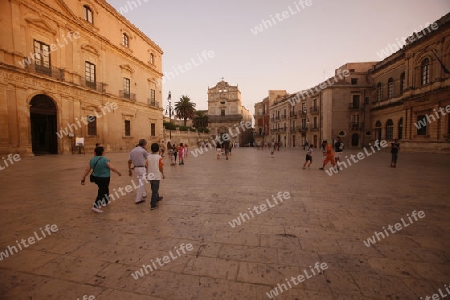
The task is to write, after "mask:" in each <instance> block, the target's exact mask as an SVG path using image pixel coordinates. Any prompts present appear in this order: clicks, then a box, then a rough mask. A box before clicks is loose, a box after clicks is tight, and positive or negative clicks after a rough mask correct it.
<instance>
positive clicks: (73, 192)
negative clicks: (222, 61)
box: [0, 148, 450, 300]
mask: <svg viewBox="0 0 450 300" xmlns="http://www.w3.org/2000/svg"><path fill="white" fill-rule="evenodd" d="M191 150H192V149H191ZM350 153H354V154H356V153H357V151H348V152H346V154H350ZM90 157H91V155H89V154H86V155H55V156H40V157H25V158H22V159H21V160H20V161H19V162H16V163H15V164H13V165H11V166H9V167H7V168H6V169H4V170H2V171H0V172H1V173H0V176H1V177H0V188H1V200H0V203H1V207H2V217H1V220H0V222H1V227H0V232H1V235H0V252H5V251H7V250H8V246H9V247H10V248H11V246H15V247H16V248H18V247H19V246H18V245H17V242H16V240H17V241H19V242H20V240H21V239H25V240H28V239H29V238H30V237H34V236H37V237H36V239H38V237H39V238H40V240H39V239H38V240H37V241H36V240H35V243H34V244H32V245H29V244H28V245H27V247H25V246H22V250H19V249H18V250H19V251H18V252H17V253H14V252H13V255H11V253H10V254H9V257H5V256H3V260H2V261H0V270H1V272H0V299H27V300H28V299H33V300H36V299H74V300H75V299H83V296H87V297H85V298H84V299H94V297H95V299H127V300H144V299H202V300H206V299H269V295H271V297H273V298H274V299H420V297H423V299H425V297H426V296H427V295H428V296H430V297H431V296H432V295H433V294H439V290H441V292H442V293H444V295H445V294H448V293H447V292H446V290H445V285H446V286H449V285H450V202H449V198H450V197H449V186H448V185H449V175H450V155H448V154H447V155H445V154H419V153H402V152H401V153H400V155H399V164H398V168H396V169H394V168H390V167H389V162H390V154H389V153H388V152H387V151H383V152H377V153H374V154H372V155H371V156H369V157H366V158H365V159H364V160H361V161H359V162H358V163H357V164H353V165H352V166H349V167H348V168H347V169H345V170H343V171H342V172H340V173H339V174H335V175H333V176H328V175H327V174H326V173H325V172H323V171H319V170H318V167H319V166H320V165H321V161H322V156H321V153H319V152H318V151H316V152H315V153H314V158H315V161H314V163H313V167H312V168H311V170H302V168H301V165H302V164H303V161H304V151H302V150H300V149H297V150H286V149H281V151H280V152H276V153H275V157H274V158H271V157H270V153H269V152H268V150H267V149H266V150H264V151H261V150H257V149H256V148H239V149H234V150H233V156H232V157H231V158H230V160H228V161H226V160H225V159H221V160H216V159H215V157H214V152H213V151H209V152H207V153H205V154H203V155H200V156H198V157H196V158H195V157H193V156H192V154H190V155H189V157H188V158H187V159H186V164H185V165H184V166H179V165H177V166H175V167H170V166H169V164H168V160H167V157H166V159H165V162H166V166H165V169H166V177H167V178H166V179H165V180H163V181H162V182H161V189H160V191H161V195H162V196H164V200H163V201H161V203H160V208H159V209H158V210H155V211H150V208H149V206H150V205H149V200H147V201H146V202H145V203H144V204H140V205H135V204H134V195H135V194H134V193H135V192H134V191H132V192H131V193H129V194H126V195H125V196H120V197H119V198H118V199H115V200H114V201H113V203H112V204H111V205H108V206H107V207H106V208H105V209H104V213H103V214H95V213H94V212H92V211H91V210H90V207H91V204H92V202H93V199H94V198H95V194H96V186H95V185H94V184H91V183H89V182H87V183H86V185H85V186H82V185H80V177H81V175H82V173H83V170H84V168H85V166H86V165H87V161H88V159H89V158H90ZM106 157H108V158H110V159H111V161H112V163H113V164H114V165H115V166H116V167H117V168H118V169H119V170H120V171H121V172H122V174H123V175H122V177H119V176H117V174H112V179H111V185H110V190H111V191H113V189H116V190H117V189H118V188H120V187H122V188H125V187H126V186H127V185H128V184H130V182H131V179H130V177H128V176H127V175H128V174H127V163H126V162H127V159H128V155H127V154H126V153H107V154H106ZM1 163H2V166H4V164H3V160H2V161H1ZM146 189H147V191H148V192H149V191H150V186H149V185H148V184H147V186H146ZM278 192H288V193H289V195H290V198H289V199H284V200H283V202H281V201H280V200H279V201H278V202H277V203H278V204H276V203H275V202H274V200H273V198H272V195H274V196H275V197H277V194H278ZM265 203H266V204H268V203H271V204H272V205H271V206H272V207H266V208H267V210H266V211H261V210H260V211H259V214H258V213H256V212H254V210H253V207H254V206H258V207H261V205H262V204H265ZM267 206H269V204H268V205H267ZM249 209H252V213H253V217H252V216H251V214H250V212H249ZM261 209H262V208H261ZM413 211H416V213H417V212H419V211H423V213H424V214H425V216H424V217H423V215H422V217H423V218H420V217H416V218H417V220H415V219H414V218H413V217H412V213H413ZM244 213H246V214H247V215H249V218H248V219H246V221H245V222H242V224H241V225H236V226H235V227H234V228H233V227H232V226H231V225H230V222H231V221H232V220H233V219H235V218H237V217H238V216H240V214H242V216H245V215H244ZM408 214H409V217H410V218H411V220H412V222H410V221H409V220H408V216H407V215H408ZM402 218H403V219H404V222H406V226H403V228H402V229H401V230H398V232H396V233H390V234H389V236H385V238H380V240H379V241H378V240H377V241H376V243H375V244H374V245H371V246H369V247H367V246H366V245H365V243H364V241H366V240H367V239H368V238H371V237H372V236H373V235H374V232H375V231H377V232H384V231H383V230H384V229H383V227H385V228H386V229H387V228H388V226H389V225H392V226H394V225H395V224H396V223H402V221H401V219H402ZM47 224H49V225H53V224H55V225H56V226H57V230H56V231H54V232H51V231H50V233H51V235H49V234H48V233H47V231H45V225H47ZM235 224H236V223H235ZM400 226H402V224H400ZM40 228H42V231H41V229H40ZM391 228H392V227H391ZM394 230H395V229H394ZM44 234H45V235H46V236H45V237H44ZM379 236H380V234H379ZM183 244H184V246H186V245H188V244H191V245H192V248H191V249H190V250H189V249H188V250H184V254H183V252H180V249H181V247H182V245H183ZM177 251H178V252H177ZM169 253H171V255H172V256H170V255H169ZM178 254H180V255H178ZM173 255H174V256H173ZM165 256H168V257H169V259H168V260H167V263H162V264H160V265H158V264H157V263H156V262H157V259H160V261H159V262H160V263H161V262H162V259H163V258H164V257H165ZM166 259H167V257H166V258H165V260H166ZM152 262H153V263H154V266H156V268H154V270H153V271H152V270H148V271H147V273H148V274H147V273H142V274H143V276H142V277H141V278H138V279H134V278H133V276H132V274H135V273H134V272H136V271H139V270H140V269H141V268H142V266H143V265H149V266H150V265H151V263H152ZM318 262H319V263H325V264H326V266H327V268H326V269H325V270H324V271H322V270H321V273H320V274H317V273H318V271H315V272H316V273H315V275H312V274H313V273H312V272H313V271H311V268H314V266H315V264H316V263H318ZM310 266H311V267H310ZM313 270H315V269H313ZM305 273H306V274H309V276H307V275H305ZM302 274H304V275H305V276H304V277H303V279H304V281H303V282H299V280H300V279H299V277H300V276H299V275H302ZM135 276H137V275H136V274H135ZM138 277H139V276H138ZM292 277H293V278H294V281H292V280H291V278H292ZM296 278H297V279H296ZM283 285H284V286H283ZM285 287H286V288H285ZM275 288H277V289H278V290H277V291H278V294H279V295H278V296H275V294H270V291H271V290H272V289H275ZM280 289H281V291H282V292H281V291H280ZM449 290H450V288H449ZM272 292H273V291H272ZM268 294H269V295H268ZM89 296H90V298H88V297H89ZM430 299H431V298H430ZM438 299H441V298H438Z"/></svg>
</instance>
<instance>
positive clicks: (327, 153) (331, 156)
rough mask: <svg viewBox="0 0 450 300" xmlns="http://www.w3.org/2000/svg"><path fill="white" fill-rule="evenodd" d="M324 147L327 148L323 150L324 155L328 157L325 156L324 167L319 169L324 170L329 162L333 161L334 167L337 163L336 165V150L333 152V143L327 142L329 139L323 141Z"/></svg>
mask: <svg viewBox="0 0 450 300" xmlns="http://www.w3.org/2000/svg"><path fill="white" fill-rule="evenodd" d="M322 148H323V149H324V150H325V151H324V152H323V156H326V157H325V160H324V161H323V166H322V168H319V170H324V169H325V165H326V164H327V163H328V162H331V164H332V165H333V168H334V167H335V165H336V162H335V161H334V152H333V147H332V145H329V144H328V143H327V141H323V143H322Z"/></svg>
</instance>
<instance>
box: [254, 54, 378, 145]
mask: <svg viewBox="0 0 450 300" xmlns="http://www.w3.org/2000/svg"><path fill="white" fill-rule="evenodd" d="M374 64H375V62H365V63H348V64H345V65H343V66H341V67H340V68H338V69H336V70H335V76H334V77H331V78H329V79H327V80H326V81H324V82H321V83H320V84H318V85H317V86H315V87H312V88H310V89H307V90H303V91H300V92H297V93H294V94H288V93H287V92H286V91H277V93H274V94H273V97H272V98H273V100H272V101H269V111H270V112H269V115H270V119H269V128H270V134H269V138H268V141H274V142H278V143H280V145H281V146H282V147H291V148H296V147H303V146H304V144H305V143H306V142H308V144H310V145H311V144H312V145H316V147H317V146H319V145H320V144H321V142H322V141H323V140H327V141H329V142H330V141H333V140H334V139H335V138H336V137H337V136H339V137H341V140H342V141H343V142H344V144H345V145H346V147H361V146H363V145H367V144H368V143H369V142H370V140H371V137H372V136H371V135H372V133H371V130H368V128H370V122H367V120H369V119H370V117H369V115H368V114H369V113H368V111H369V107H368V106H367V105H366V103H368V102H369V97H370V93H371V85H370V84H369V82H368V81H367V78H368V71H369V70H370V69H371V68H372V67H373V65H374ZM270 92H273V91H270ZM269 98H270V97H269ZM264 101H266V99H264V100H263V102H264ZM263 102H260V103H257V104H256V105H255V111H256V109H257V106H258V107H259V106H261V104H262V103H263Z"/></svg>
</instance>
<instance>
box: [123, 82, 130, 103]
mask: <svg viewBox="0 0 450 300" xmlns="http://www.w3.org/2000/svg"><path fill="white" fill-rule="evenodd" d="M123 96H124V97H125V98H130V79H129V78H125V77H124V78H123Z"/></svg>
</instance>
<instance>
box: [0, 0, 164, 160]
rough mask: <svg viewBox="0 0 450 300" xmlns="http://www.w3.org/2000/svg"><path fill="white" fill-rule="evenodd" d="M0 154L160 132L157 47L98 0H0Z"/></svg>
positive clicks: (122, 144) (121, 141) (131, 142)
mask: <svg viewBox="0 0 450 300" xmlns="http://www.w3.org/2000/svg"><path fill="white" fill-rule="evenodd" d="M0 10H1V11H2V19H1V20H0V25H1V32H2V34H1V37H0V41H1V42H0V127H1V128H2V130H1V131H0V152H1V153H5V154H6V153H21V154H24V155H33V154H45V153H70V152H71V151H72V149H73V146H74V144H75V142H76V141H77V142H84V145H85V148H86V151H90V150H92V149H93V147H94V146H95V144H96V143H101V144H102V145H104V146H105V147H106V150H108V151H129V150H130V149H131V148H133V147H134V146H135V144H136V141H137V140H138V139H139V138H147V139H150V140H153V141H160V140H161V139H162V130H163V128H162V124H163V122H162V105H161V103H162V95H161V88H162V87H161V78H162V76H163V74H162V65H161V61H162V55H163V51H162V50H161V48H160V47H159V46H158V45H156V44H155V43H154V42H153V41H152V40H151V39H150V38H148V37H147V36H145V35H144V33H142V32H141V31H140V30H139V29H138V28H136V27H135V26H134V25H133V24H131V23H130V22H129V21H128V20H126V19H125V18H124V17H123V16H121V15H120V14H119V13H118V12H117V11H116V10H115V9H114V8H113V7H112V6H110V5H109V4H108V3H106V1H103V0H80V1H64V0H49V1H45V2H43V1H36V0H27V1H25V0H17V1H1V2H0Z"/></svg>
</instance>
